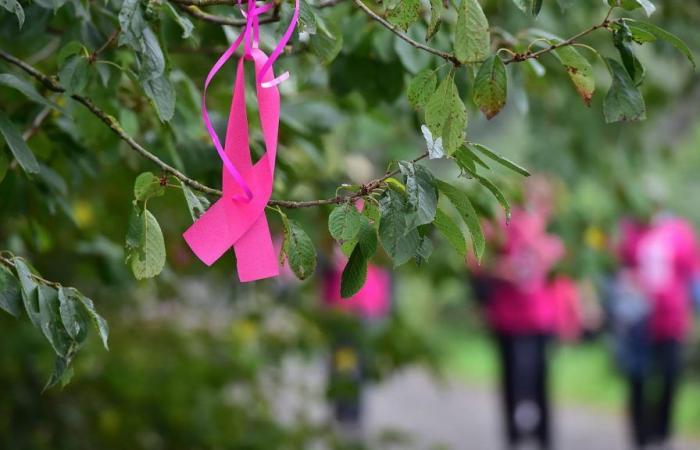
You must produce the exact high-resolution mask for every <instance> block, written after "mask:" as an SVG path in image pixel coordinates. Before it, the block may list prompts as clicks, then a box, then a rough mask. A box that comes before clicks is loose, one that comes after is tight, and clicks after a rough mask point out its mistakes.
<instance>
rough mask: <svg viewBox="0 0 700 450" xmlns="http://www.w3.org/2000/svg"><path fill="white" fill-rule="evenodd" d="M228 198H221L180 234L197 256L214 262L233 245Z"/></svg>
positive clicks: (208, 261)
mask: <svg viewBox="0 0 700 450" xmlns="http://www.w3.org/2000/svg"><path fill="white" fill-rule="evenodd" d="M229 203H231V200H230V199H227V198H221V199H219V200H218V201H217V202H216V203H214V204H213V205H212V206H211V207H210V208H209V209H208V210H207V212H205V213H204V215H202V217H200V218H199V219H197V221H196V222H195V223H194V224H192V226H190V227H189V228H188V229H187V231H185V233H184V234H183V235H182V236H183V237H184V238H185V242H187V245H189V246H190V248H191V249H192V252H194V254H195V255H197V258H199V259H200V260H202V262H203V263H204V264H206V265H207V266H211V265H212V264H214V263H215V262H216V261H217V260H218V259H219V258H221V256H223V254H224V253H226V251H227V250H229V249H230V248H231V247H232V246H233V240H232V238H231V232H230V227H229V225H228V216H229V213H228V211H227V209H228V204H229Z"/></svg>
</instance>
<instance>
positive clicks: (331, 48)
mask: <svg viewBox="0 0 700 450" xmlns="http://www.w3.org/2000/svg"><path fill="white" fill-rule="evenodd" d="M318 19H319V22H318V27H319V30H320V31H321V32H320V33H316V34H312V35H311V38H310V39H309V46H310V47H311V51H312V52H313V53H314V55H316V57H317V58H318V60H319V61H320V62H321V64H330V63H331V62H332V61H333V60H334V59H335V57H336V56H338V53H340V50H342V48H343V33H342V30H341V29H340V27H339V26H338V25H337V24H336V23H335V22H332V21H329V22H328V23H324V22H322V21H320V20H321V18H320V17H318ZM322 24H323V26H321V25H322Z"/></svg>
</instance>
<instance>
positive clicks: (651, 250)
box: [618, 216, 700, 340]
mask: <svg viewBox="0 0 700 450" xmlns="http://www.w3.org/2000/svg"><path fill="white" fill-rule="evenodd" d="M621 228H622V234H621V241H620V246H619V249H618V252H619V256H620V259H621V261H622V262H623V263H624V264H625V265H626V266H627V267H629V268H630V269H632V270H633V272H634V274H635V279H636V280H637V281H638V283H639V285H640V288H641V290H642V292H645V293H646V294H647V295H648V297H649V299H650V301H651V303H652V304H651V323H650V327H651V332H652V336H653V337H654V338H655V339H657V340H666V339H673V340H682V339H683V338H684V337H685V336H686V334H687V332H688V330H689V327H690V318H691V315H692V304H691V299H690V283H691V280H692V277H693V275H694V274H695V273H696V271H697V269H698V266H699V265H700V264H699V262H700V257H699V253H698V248H697V241H696V237H695V232H694V230H693V228H692V226H691V225H690V224H689V223H688V222H687V221H685V220H683V219H680V218H677V217H670V216H667V217H661V218H658V219H656V220H654V221H653V222H652V223H651V224H649V225H641V224H636V223H634V222H632V221H629V220H627V221H624V222H623V224H622V227H621Z"/></svg>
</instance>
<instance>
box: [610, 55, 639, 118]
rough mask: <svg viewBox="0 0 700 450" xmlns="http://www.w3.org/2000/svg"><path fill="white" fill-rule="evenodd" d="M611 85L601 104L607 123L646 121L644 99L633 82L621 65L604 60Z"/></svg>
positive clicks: (613, 61)
mask: <svg viewBox="0 0 700 450" xmlns="http://www.w3.org/2000/svg"><path fill="white" fill-rule="evenodd" d="M606 62H607V64H608V69H609V70H610V75H611V76H612V79H613V81H612V85H611V86H610V90H609V91H608V94H607V95H606V97H605V101H604V102H603V113H604V114H605V121H606V122H607V123H613V122H626V121H639V120H644V119H646V106H645V105H644V98H643V97H642V94H641V92H639V89H637V87H636V86H635V85H634V81H632V79H631V78H630V76H629V74H628V73H627V71H626V70H625V68H624V67H622V65H621V64H620V63H619V62H617V61H615V60H614V59H610V58H606Z"/></svg>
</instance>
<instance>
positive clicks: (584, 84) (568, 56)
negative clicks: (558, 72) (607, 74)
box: [554, 45, 595, 106]
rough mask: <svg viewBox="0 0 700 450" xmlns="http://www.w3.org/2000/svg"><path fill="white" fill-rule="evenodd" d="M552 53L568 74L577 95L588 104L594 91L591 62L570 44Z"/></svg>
mask: <svg viewBox="0 0 700 450" xmlns="http://www.w3.org/2000/svg"><path fill="white" fill-rule="evenodd" d="M554 55H555V56H556V57H557V59H559V62H561V64H562V66H564V69H565V70H566V73H568V74H569V78H571V81H572V82H573V83H574V87H575V88H576V92H578V95H580V96H581V98H582V99H583V101H584V102H585V103H586V105H587V106H590V104H591V98H593V93H594V92H595V78H593V67H592V66H591V64H590V63H589V62H588V60H587V59H586V58H584V57H583V56H582V55H581V54H580V53H579V52H578V50H576V49H575V48H574V47H572V46H571V45H567V46H564V47H559V48H558V49H556V50H555V51H554Z"/></svg>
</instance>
